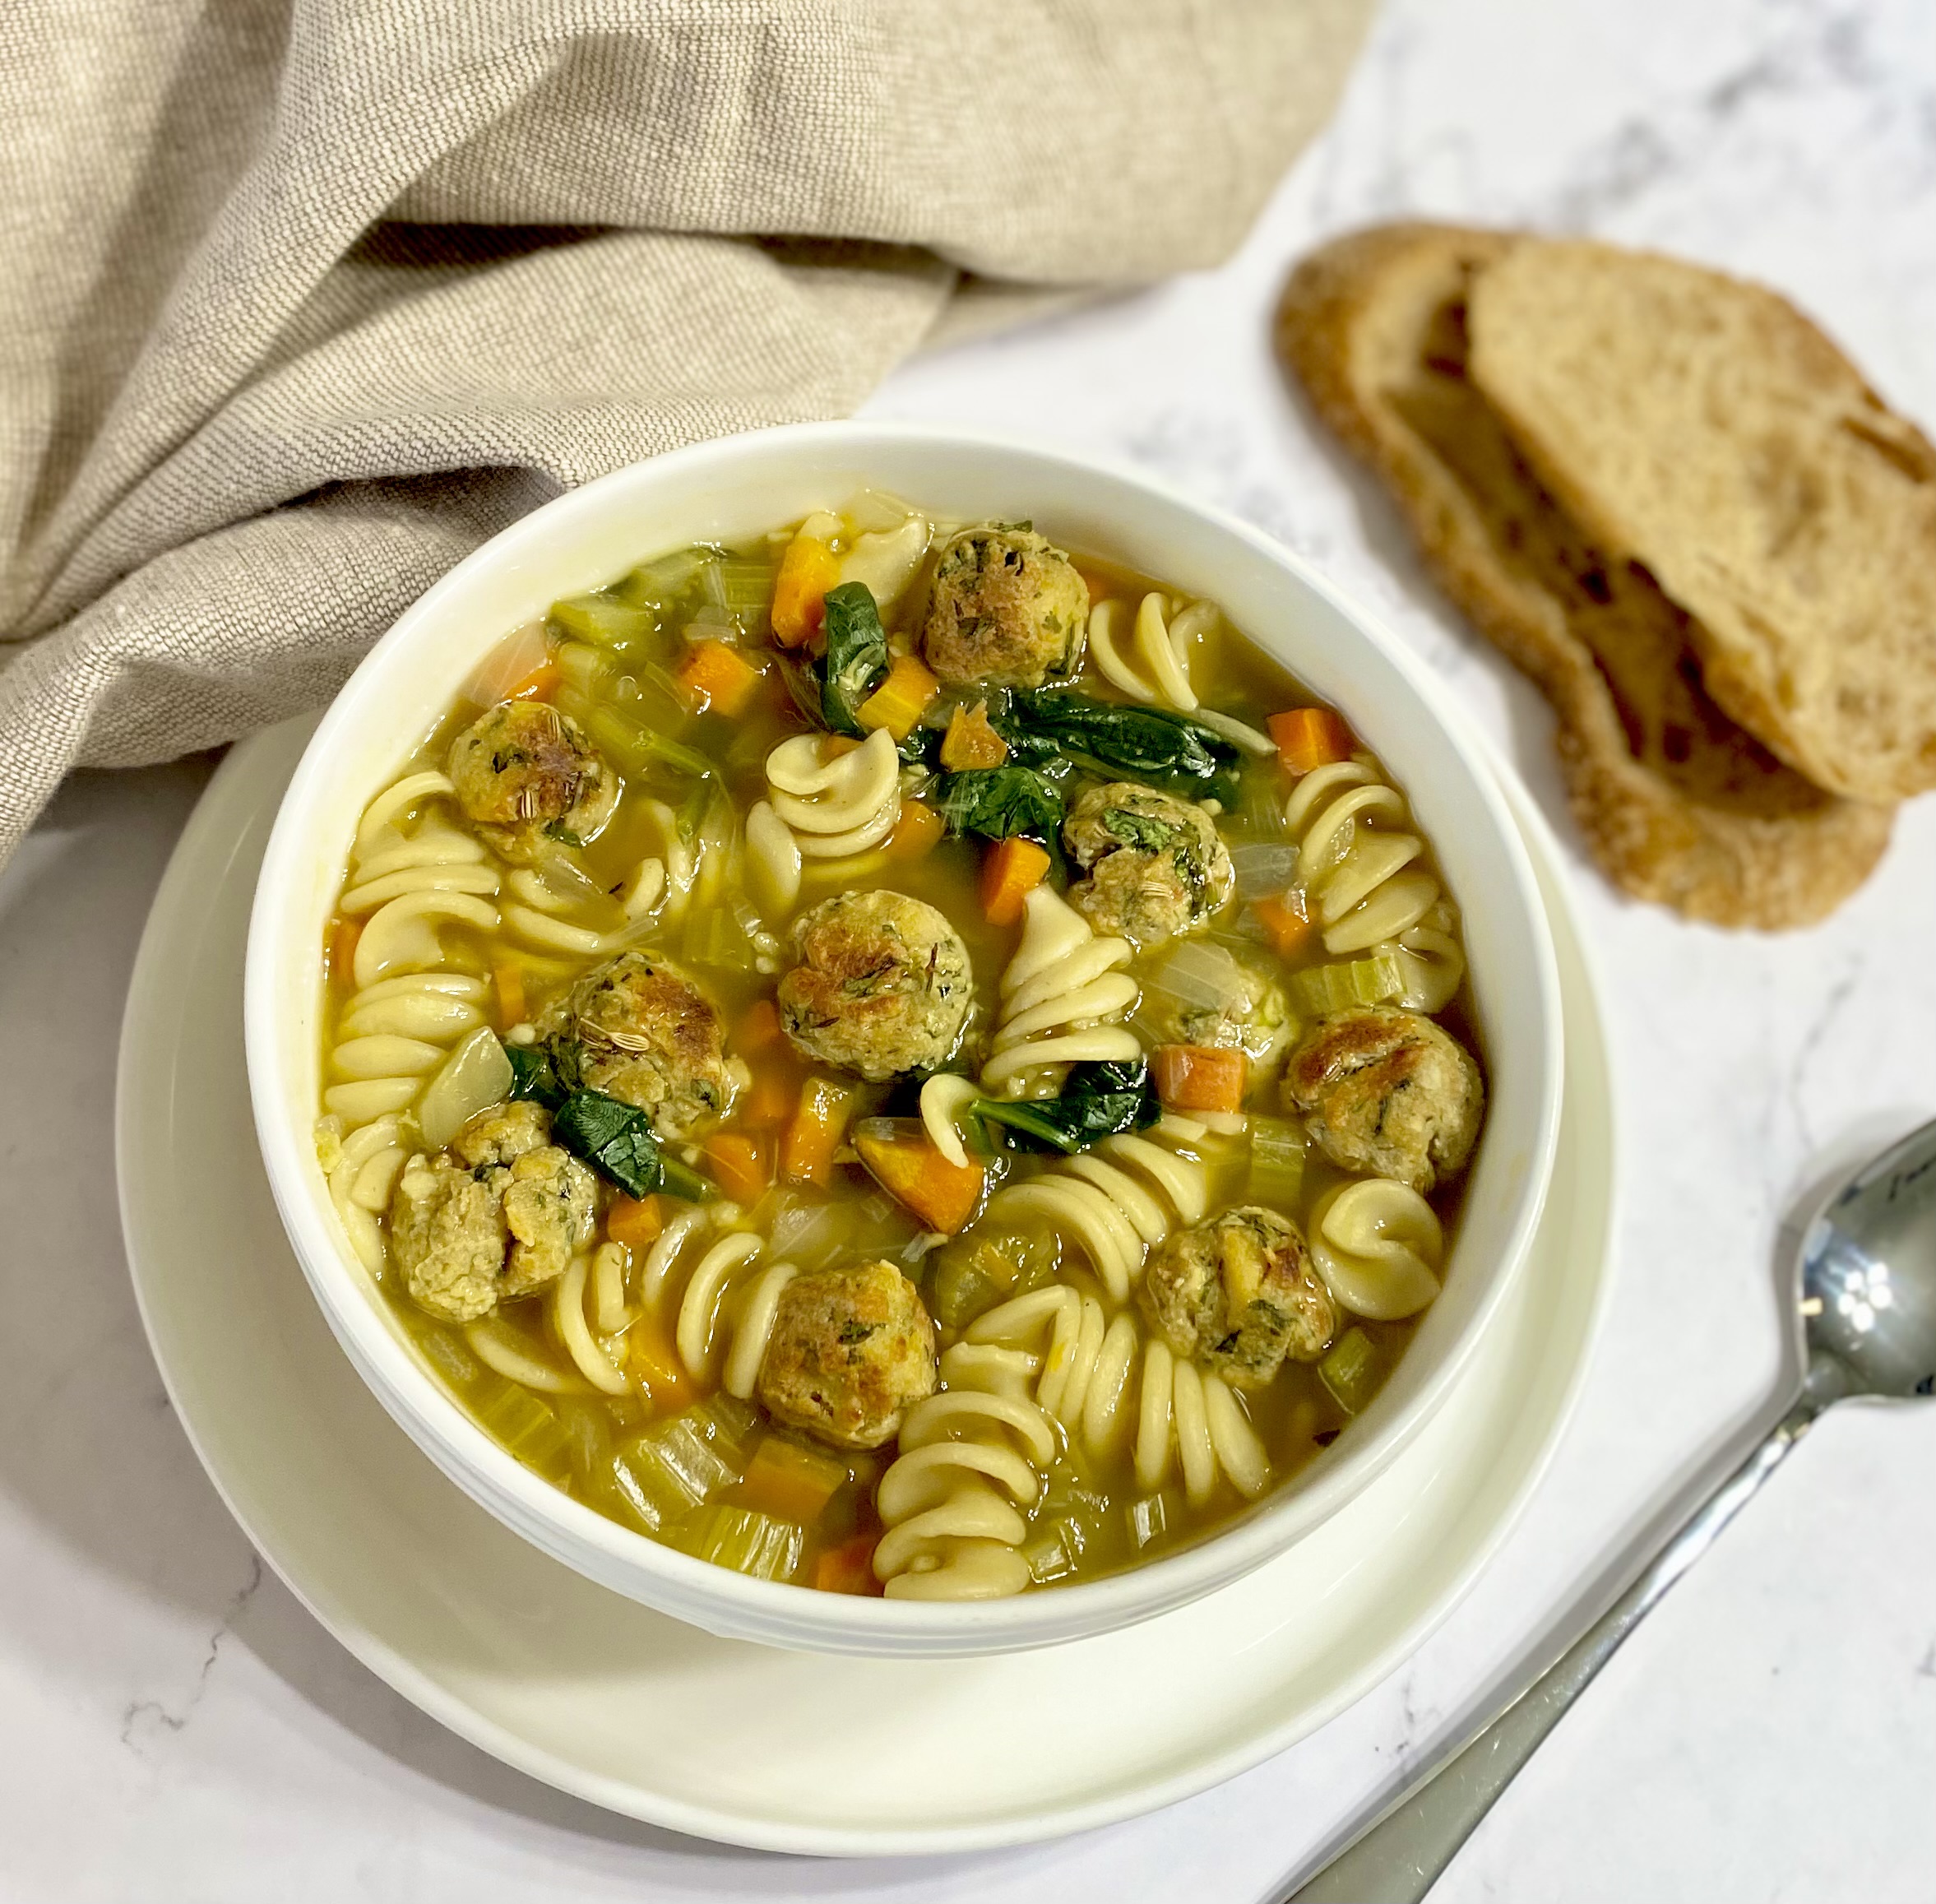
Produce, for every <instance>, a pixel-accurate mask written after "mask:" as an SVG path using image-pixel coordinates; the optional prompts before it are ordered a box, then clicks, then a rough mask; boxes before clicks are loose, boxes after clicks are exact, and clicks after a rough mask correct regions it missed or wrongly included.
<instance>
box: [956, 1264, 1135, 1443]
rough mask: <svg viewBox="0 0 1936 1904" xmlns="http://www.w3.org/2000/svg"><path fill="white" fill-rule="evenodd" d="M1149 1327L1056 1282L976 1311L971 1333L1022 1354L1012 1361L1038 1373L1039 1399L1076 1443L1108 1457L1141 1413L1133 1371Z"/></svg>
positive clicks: (1004, 1351) (978, 1340) (973, 1340)
mask: <svg viewBox="0 0 1936 1904" xmlns="http://www.w3.org/2000/svg"><path fill="white" fill-rule="evenodd" d="M1141 1333H1142V1332H1141V1331H1140V1330H1139V1329H1138V1328H1137V1323H1136V1318H1135V1317H1134V1316H1132V1314H1131V1313H1129V1312H1128V1310H1127V1309H1123V1310H1119V1312H1118V1313H1117V1314H1116V1316H1115V1318H1114V1320H1112V1321H1109V1322H1105V1320H1104V1316H1103V1306H1102V1304H1100V1302H1098V1301H1097V1300H1096V1299H1095V1297H1094V1296H1092V1295H1078V1294H1077V1291H1076V1290H1072V1289H1070V1288H1068V1287H1067V1286H1064V1285H1061V1284H1052V1285H1050V1286H1049V1287H1048V1288H1046V1289H1039V1290H1031V1291H1030V1292H1029V1294H1028V1295H1019V1296H1014V1297H1012V1298H1011V1299H1009V1300H1008V1301H1007V1302H1005V1303H1003V1304H999V1305H998V1307H996V1308H994V1309H990V1310H989V1311H988V1312H987V1313H985V1314H984V1315H980V1316H978V1317H976V1318H975V1321H974V1322H972V1323H970V1324H969V1326H968V1335H967V1339H968V1341H969V1343H970V1345H975V1346H981V1345H989V1346H990V1353H999V1354H1001V1355H1008V1356H1020V1357H1021V1360H1019V1361H1017V1362H1015V1363H1013V1364H1011V1366H1012V1367H1013V1368H1014V1369H1018V1370H1023V1371H1025V1372H1026V1374H1027V1375H1030V1376H1034V1377H1035V1378H1036V1381H1035V1401H1036V1402H1037V1403H1038V1404H1039V1405H1040V1406H1041V1408H1042V1409H1043V1410H1044V1412H1045V1413H1047V1414H1049V1415H1054V1417H1055V1419H1056V1420H1058V1421H1059V1422H1060V1423H1061V1424H1062V1425H1063V1431H1064V1432H1065V1433H1066V1434H1068V1437H1069V1438H1070V1440H1071V1441H1072V1442H1073V1441H1076V1440H1077V1439H1080V1440H1081V1443H1083V1444H1084V1446H1086V1448H1088V1449H1089V1451H1090V1452H1091V1453H1092V1454H1095V1455H1097V1456H1107V1455H1109V1453H1110V1452H1113V1451H1114V1449H1115V1448H1117V1447H1118V1446H1119V1444H1120V1443H1121V1442H1122V1440H1123V1438H1124V1436H1125V1435H1126V1434H1127V1433H1128V1429H1129V1428H1130V1426H1131V1425H1132V1422H1133V1420H1134V1419H1135V1415H1136V1406H1135V1401H1134V1400H1133V1397H1132V1388H1133V1384H1132V1380H1131V1377H1132V1374H1133V1373H1134V1370H1135V1365H1136V1350H1137V1342H1138V1341H1139V1340H1140V1337H1141Z"/></svg>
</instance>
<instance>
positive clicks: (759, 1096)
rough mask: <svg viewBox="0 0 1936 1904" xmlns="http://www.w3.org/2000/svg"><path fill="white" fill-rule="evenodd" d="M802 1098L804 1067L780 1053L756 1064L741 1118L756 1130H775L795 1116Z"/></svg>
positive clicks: (741, 1107) (740, 1109)
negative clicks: (795, 1110) (802, 1073)
mask: <svg viewBox="0 0 1936 1904" xmlns="http://www.w3.org/2000/svg"><path fill="white" fill-rule="evenodd" d="M799 1101H800V1068H799V1066H798V1065H797V1064H794V1063H790V1062H789V1061H788V1059H787V1058H786V1057H785V1055H783V1054H775V1055H774V1056H773V1057H772V1058H771V1059H769V1060H768V1061H767V1063H762V1064H760V1065H757V1066H756V1067H755V1068H754V1069H753V1082H752V1083H751V1084H750V1085H748V1086H747V1091H746V1096H745V1098H744V1099H743V1101H742V1102H741V1104H740V1107H739V1116H740V1119H741V1121H742V1122H743V1123H748V1124H750V1125H751V1126H752V1127H753V1128H754V1129H755V1130H760V1131H768V1130H772V1129H774V1128H776V1127H777V1126H779V1125H780V1124H784V1123H786V1122H787V1121H788V1119H790V1118H791V1117H792V1116H793V1114H794V1109H795V1107H796V1106H797V1105H799Z"/></svg>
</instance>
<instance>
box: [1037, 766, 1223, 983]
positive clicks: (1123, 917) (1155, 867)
mask: <svg viewBox="0 0 1936 1904" xmlns="http://www.w3.org/2000/svg"><path fill="white" fill-rule="evenodd" d="M1062 843H1063V845H1064V846H1065V847H1066V848H1067V849H1068V855H1069V857H1070V858H1071V859H1073V860H1074V861H1075V862H1076V864H1077V865H1078V866H1080V867H1081V869H1082V870H1083V871H1084V872H1085V873H1087V874H1088V875H1089V877H1088V878H1086V879H1085V880H1083V881H1082V882H1081V884H1080V885H1077V886H1073V887H1070V889H1069V903H1070V905H1072V906H1074V907H1075V909H1076V910H1077V911H1078V912H1080V913H1081V915H1083V917H1084V918H1086V920H1088V921H1089V923H1090V924H1091V925H1092V926H1094V927H1095V929H1096V930H1097V931H1098V932H1101V933H1122V934H1123V937H1124V938H1132V939H1134V940H1135V941H1136V942H1137V944H1139V945H1160V944H1161V943H1163V941H1164V940H1165V939H1168V938H1175V937H1176V936H1177V935H1178V934H1179V933H1187V932H1190V931H1193V930H1194V929H1195V928H1197V926H1199V925H1202V924H1203V923H1204V921H1205V920H1208V919H1211V918H1212V917H1214V916H1215V915H1216V914H1217V913H1219V912H1220V911H1221V910H1223V908H1224V907H1225V906H1227V905H1228V904H1229V903H1230V894H1231V893H1232V892H1233V891H1234V890H1235V887H1236V874H1235V873H1234V871H1233V870H1232V868H1231V865H1230V854H1229V853H1228V852H1227V851H1226V850H1225V847H1224V843H1223V841H1221V840H1220V839H1219V838H1218V837H1217V832H1216V821H1214V820H1213V819H1211V817H1210V815H1209V814H1208V813H1205V812H1204V810H1203V809H1202V808H1201V807H1196V806H1192V805H1191V804H1190V803H1189V802H1188V800H1183V799H1178V798H1177V797H1176V795H1175V794H1166V793H1162V792H1160V791H1159V790H1157V789H1156V788H1155V787H1144V786H1137V785H1135V784H1134V783H1133V782H1132V781H1111V782H1109V784H1108V785H1103V786H1092V787H1088V788H1086V789H1085V790H1083V792H1082V794H1081V795H1080V797H1079V798H1078V799H1077V801H1076V804H1074V805H1073V806H1072V807H1071V808H1069V815H1068V818H1067V819H1066V820H1065V821H1063V828H1062Z"/></svg>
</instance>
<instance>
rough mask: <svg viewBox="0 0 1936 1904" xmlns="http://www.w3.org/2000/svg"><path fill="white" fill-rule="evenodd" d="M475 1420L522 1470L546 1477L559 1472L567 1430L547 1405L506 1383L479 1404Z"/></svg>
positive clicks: (561, 1469) (527, 1390) (568, 1437)
mask: <svg viewBox="0 0 1936 1904" xmlns="http://www.w3.org/2000/svg"><path fill="white" fill-rule="evenodd" d="M477 1418H478V1420H479V1421H481V1422H482V1423H483V1424H484V1426H485V1427H486V1428H488V1429H489V1430H490V1431H491V1433H492V1434H494V1435H495V1436H496V1437H497V1438H498V1440H499V1441H501V1442H503V1444H504V1445H505V1447H506V1448H509V1449H510V1450H511V1452H512V1454H514V1455H516V1457H517V1458H518V1459H519V1460H520V1461H521V1462H523V1463H524V1464H525V1466H526V1467H530V1468H535V1469H536V1470H537V1471H538V1472H539V1473H540V1474H541V1475H545V1476H547V1477H548V1478H550V1477H553V1476H554V1475H556V1474H558V1473H559V1472H562V1471H563V1459H562V1457H563V1455H564V1453H565V1451H566V1448H567V1444H568V1443H569V1442H570V1440H571V1434H570V1431H569V1430H568V1429H567V1428H566V1426H565V1425H564V1424H563V1422H562V1421H560V1420H558V1412H557V1411H556V1410H555V1409H553V1407H552V1406H551V1405H550V1403H549V1402H547V1401H540V1400H539V1399H538V1397H536V1396H535V1395H534V1394H532V1392H530V1389H528V1388H521V1387H518V1386H517V1384H516V1383H514V1382H506V1383H504V1384H503V1387H500V1388H499V1389H498V1392H496V1393H495V1394H494V1395H493V1396H491V1397H489V1399H488V1400H483V1401H479V1403H478V1405H477Z"/></svg>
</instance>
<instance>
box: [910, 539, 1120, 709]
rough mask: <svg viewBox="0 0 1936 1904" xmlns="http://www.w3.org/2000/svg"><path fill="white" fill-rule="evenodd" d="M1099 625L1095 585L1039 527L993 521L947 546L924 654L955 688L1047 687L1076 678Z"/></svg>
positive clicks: (938, 676) (937, 577) (925, 633)
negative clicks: (1092, 599)
mask: <svg viewBox="0 0 1936 1904" xmlns="http://www.w3.org/2000/svg"><path fill="white" fill-rule="evenodd" d="M1088 626H1089V586H1088V584H1087V583H1086V582H1085V581H1083V579H1082V578H1081V576H1079V575H1078V574H1077V572H1076V571H1075V567H1074V565H1073V564H1072V563H1071V562H1070V560H1069V558H1068V556H1066V555H1064V554H1063V552H1062V551H1061V550H1060V549H1057V548H1055V547H1054V546H1053V545H1052V544H1050V543H1049V542H1047V541H1045V540H1044V539H1043V538H1042V537H1041V536H1040V535H1036V534H1035V531H1034V530H1031V529H1025V528H1023V527H1022V526H1021V525H1020V524H1000V523H991V524H988V525H985V526H983V527H981V528H979V529H964V530H962V531H961V534H960V535H956V536H954V537H952V539H951V540H949V541H947V543H945V544H943V546H942V550H941V554H940V557H939V558H938V561H937V563H936V564H935V568H934V584H933V589H932V590H931V591H930V592H929V597H928V619H927V622H926V623H925V624H924V627H923V628H922V630H921V652H922V654H923V656H924V657H925V658H926V660H927V663H928V665H929V667H930V668H932V669H933V670H934V674H935V678H936V679H938V680H939V681H940V683H942V685H943V687H945V688H966V687H991V688H992V687H1005V688H1040V686H1041V685H1042V683H1043V682H1044V681H1045V680H1046V679H1048V678H1049V675H1051V674H1073V673H1074V672H1075V670H1076V666H1077V663H1078V662H1079V661H1080V660H1081V657H1082V637H1083V634H1084V632H1085V631H1086V629H1087V628H1088Z"/></svg>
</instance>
